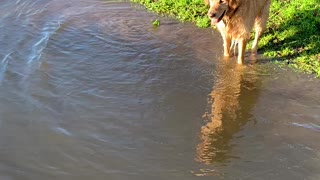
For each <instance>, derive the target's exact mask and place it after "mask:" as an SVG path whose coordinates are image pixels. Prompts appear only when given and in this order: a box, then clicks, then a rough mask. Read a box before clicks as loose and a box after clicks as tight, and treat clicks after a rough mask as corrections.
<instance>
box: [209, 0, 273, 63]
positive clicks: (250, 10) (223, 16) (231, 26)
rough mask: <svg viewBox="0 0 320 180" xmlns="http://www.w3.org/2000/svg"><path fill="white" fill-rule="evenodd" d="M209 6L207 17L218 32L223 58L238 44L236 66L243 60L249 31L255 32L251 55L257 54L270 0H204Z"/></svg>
mask: <svg viewBox="0 0 320 180" xmlns="http://www.w3.org/2000/svg"><path fill="white" fill-rule="evenodd" d="M204 2H205V3H206V4H207V5H209V6H210V8H209V10H208V16H209V18H210V20H211V24H212V25H216V27H217V29H218V30H219V32H220V34H221V36H222V39H223V47H224V56H225V57H229V56H230V50H231V48H232V47H233V46H234V44H238V58H237V61H238V64H242V63H243V60H244V52H245V49H246V45H247V41H248V39H249V37H250V31H251V30H252V29H253V27H254V30H255V38H254V41H253V45H252V54H256V53H257V49H258V41H259V38H260V36H261V34H262V33H263V31H264V30H265V28H266V23H267V20H268V17H269V9H270V4H271V0H204Z"/></svg>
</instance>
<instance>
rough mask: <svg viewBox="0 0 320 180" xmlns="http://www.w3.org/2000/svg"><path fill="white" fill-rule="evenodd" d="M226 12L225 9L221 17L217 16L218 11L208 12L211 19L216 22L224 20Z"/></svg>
mask: <svg viewBox="0 0 320 180" xmlns="http://www.w3.org/2000/svg"><path fill="white" fill-rule="evenodd" d="M225 14H226V10H225V11H223V13H222V14H221V16H220V17H218V18H217V17H216V16H217V15H216V13H210V12H209V13H208V16H209V18H210V19H211V23H213V24H216V23H218V22H220V21H221V20H222V18H223V17H224V15H225Z"/></svg>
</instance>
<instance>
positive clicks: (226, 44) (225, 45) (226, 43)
mask: <svg viewBox="0 0 320 180" xmlns="http://www.w3.org/2000/svg"><path fill="white" fill-rule="evenodd" d="M230 48H231V37H230V36H228V35H227V34H226V35H225V37H224V38H223V50H224V56H225V57H229V56H230Z"/></svg>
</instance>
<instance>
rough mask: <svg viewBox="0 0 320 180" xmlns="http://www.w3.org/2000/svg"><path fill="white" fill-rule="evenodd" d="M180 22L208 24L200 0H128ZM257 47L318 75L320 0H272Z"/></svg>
mask: <svg viewBox="0 0 320 180" xmlns="http://www.w3.org/2000/svg"><path fill="white" fill-rule="evenodd" d="M131 1H132V2H137V3H140V4H143V5H144V6H145V7H146V8H147V9H148V10H150V11H153V12H156V13H158V14H161V15H168V16H173V17H175V18H177V19H179V20H180V21H182V22H185V21H188V22H194V23H195V24H196V25H197V26H198V27H202V28H204V27H208V26H209V19H208V18H207V15H206V14H207V10H208V7H206V6H205V4H204V3H203V0H131ZM259 48H260V49H261V50H262V51H263V52H264V55H265V56H268V57H271V58H273V59H275V60H277V62H282V63H285V64H288V65H289V66H291V67H294V68H296V69H298V70H302V71H304V72H307V73H315V74H316V75H317V76H318V77H320V0H272V4H271V9H270V18H269V21H268V25H267V30H266V32H265V33H264V35H263V37H262V38H261V40H260V43H259Z"/></svg>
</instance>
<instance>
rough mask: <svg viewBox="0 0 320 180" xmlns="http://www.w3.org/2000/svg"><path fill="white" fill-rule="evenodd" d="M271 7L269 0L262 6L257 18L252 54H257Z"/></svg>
mask: <svg viewBox="0 0 320 180" xmlns="http://www.w3.org/2000/svg"><path fill="white" fill-rule="evenodd" d="M269 7H270V0H267V1H266V3H265V5H264V6H263V7H262V10H261V12H260V14H259V15H258V16H257V17H256V19H255V23H254V29H255V37H254V41H253V44H252V54H257V51H258V42H259V38H260V36H261V34H262V33H263V31H264V30H265V29H266V24H267V20H268V17H269Z"/></svg>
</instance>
